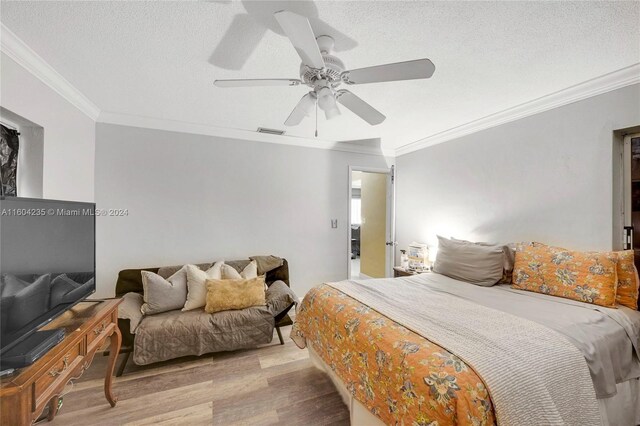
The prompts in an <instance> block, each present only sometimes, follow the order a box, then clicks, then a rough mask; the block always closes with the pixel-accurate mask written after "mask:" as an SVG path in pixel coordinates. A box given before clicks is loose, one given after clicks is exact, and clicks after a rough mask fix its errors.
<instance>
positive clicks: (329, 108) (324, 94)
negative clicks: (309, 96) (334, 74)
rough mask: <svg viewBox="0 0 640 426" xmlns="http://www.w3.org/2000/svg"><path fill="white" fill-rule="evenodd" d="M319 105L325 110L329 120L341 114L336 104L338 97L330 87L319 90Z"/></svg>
mask: <svg viewBox="0 0 640 426" xmlns="http://www.w3.org/2000/svg"><path fill="white" fill-rule="evenodd" d="M318 106H319V107H320V109H321V110H323V111H324V115H325V117H327V120H331V119H332V118H334V117H337V116H338V115H340V110H339V109H338V105H337V104H336V98H335V96H334V95H333V92H332V91H331V89H330V88H328V87H323V88H322V89H320V90H319V91H318Z"/></svg>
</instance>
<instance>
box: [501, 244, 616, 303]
mask: <svg viewBox="0 0 640 426" xmlns="http://www.w3.org/2000/svg"><path fill="white" fill-rule="evenodd" d="M617 263H618V255H617V254H616V253H614V252H603V253H596V252H578V251H570V250H565V249H562V248H558V247H550V246H545V245H519V246H518V247H517V249H516V259H515V264H514V267H513V281H512V287H513V288H516V289H520V290H527V291H533V292H536V293H543V294H549V295H551V296H558V297H565V298H568V299H574V300H578V301H581V302H585V303H593V304H596V305H600V306H606V307H610V308H614V307H615V305H616V289H617V287H618V279H617V273H616V269H617Z"/></svg>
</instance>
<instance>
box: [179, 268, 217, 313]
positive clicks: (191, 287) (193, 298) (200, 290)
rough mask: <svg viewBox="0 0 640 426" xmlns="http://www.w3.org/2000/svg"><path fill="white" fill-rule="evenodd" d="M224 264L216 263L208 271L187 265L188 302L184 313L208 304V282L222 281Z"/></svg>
mask: <svg viewBox="0 0 640 426" xmlns="http://www.w3.org/2000/svg"><path fill="white" fill-rule="evenodd" d="M223 266H225V265H224V262H216V263H215V264H214V265H213V266H212V267H211V268H209V269H208V270H206V271H203V270H201V269H200V268H198V267H197V266H196V265H186V266H185V267H186V268H187V290H188V291H187V300H186V302H185V304H184V307H183V308H182V311H183V312H184V311H191V310H193V309H198V308H201V307H203V306H204V305H205V304H206V303H207V286H206V281H207V280H219V279H222V267H223Z"/></svg>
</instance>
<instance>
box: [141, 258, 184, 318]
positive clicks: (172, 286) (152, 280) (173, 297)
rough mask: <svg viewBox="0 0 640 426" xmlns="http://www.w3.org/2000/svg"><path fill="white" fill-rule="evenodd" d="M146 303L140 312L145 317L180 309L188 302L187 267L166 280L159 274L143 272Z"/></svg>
mask: <svg viewBox="0 0 640 426" xmlns="http://www.w3.org/2000/svg"><path fill="white" fill-rule="evenodd" d="M141 274H142V288H143V289H144V303H143V304H142V306H141V307H140V311H141V312H142V313H143V314H145V315H153V314H159V313H161V312H166V311H172V310H174V309H180V308H182V307H183V306H184V304H185V302H186V301H187V267H186V265H185V266H183V267H182V268H180V269H179V270H178V271H177V272H176V273H175V274H173V275H171V276H170V277H169V278H167V279H166V280H165V279H164V278H162V277H161V276H160V275H158V274H154V273H153V272H149V271H142V272H141Z"/></svg>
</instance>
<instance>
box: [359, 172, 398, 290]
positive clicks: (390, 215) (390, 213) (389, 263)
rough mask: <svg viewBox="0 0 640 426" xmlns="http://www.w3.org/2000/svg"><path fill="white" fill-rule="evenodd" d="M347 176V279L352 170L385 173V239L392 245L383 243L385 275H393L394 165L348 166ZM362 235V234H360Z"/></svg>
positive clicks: (394, 228)
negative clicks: (385, 166)
mask: <svg viewBox="0 0 640 426" xmlns="http://www.w3.org/2000/svg"><path fill="white" fill-rule="evenodd" d="M348 172H349V176H348V179H347V183H348V185H347V247H348V250H347V253H349V261H348V262H347V279H351V185H352V184H353V182H352V175H353V172H365V173H380V174H385V175H387V226H386V241H385V242H388V241H392V242H393V244H392V245H385V260H386V261H385V268H384V269H385V276H386V277H387V278H389V277H392V276H393V266H394V263H395V248H396V244H397V243H396V221H395V216H396V191H395V173H396V170H395V165H391V166H389V167H388V168H381V167H361V166H352V165H349V167H348ZM360 235H362V234H360Z"/></svg>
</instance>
